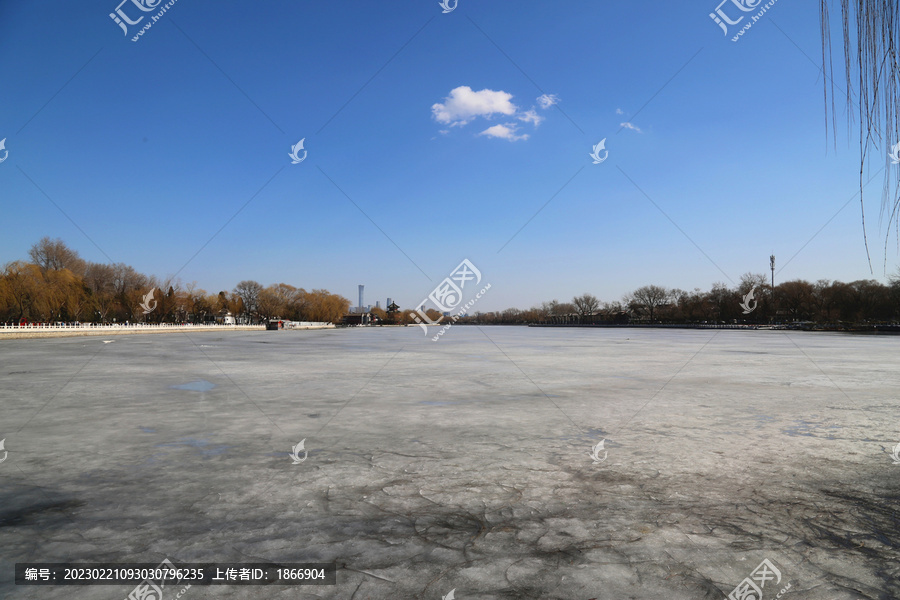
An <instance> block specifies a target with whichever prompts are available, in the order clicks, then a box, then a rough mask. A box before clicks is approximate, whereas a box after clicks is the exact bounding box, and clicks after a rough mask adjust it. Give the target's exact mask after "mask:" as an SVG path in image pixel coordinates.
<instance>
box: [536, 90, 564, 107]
mask: <svg viewBox="0 0 900 600" xmlns="http://www.w3.org/2000/svg"><path fill="white" fill-rule="evenodd" d="M537 102H538V104H540V105H541V108H543V109H548V108H550V107H551V106H553V105H554V104H559V96H557V95H556V94H541V95H540V96H538V99H537Z"/></svg>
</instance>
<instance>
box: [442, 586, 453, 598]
mask: <svg viewBox="0 0 900 600" xmlns="http://www.w3.org/2000/svg"><path fill="white" fill-rule="evenodd" d="M454 598H456V588H453V589H452V590H450V593H448V594H447V595H446V596H441V600H454Z"/></svg>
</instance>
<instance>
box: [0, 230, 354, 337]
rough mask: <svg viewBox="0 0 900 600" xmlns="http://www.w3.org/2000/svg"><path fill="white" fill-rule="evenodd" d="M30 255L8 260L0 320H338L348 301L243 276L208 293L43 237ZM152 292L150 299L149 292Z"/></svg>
mask: <svg viewBox="0 0 900 600" xmlns="http://www.w3.org/2000/svg"><path fill="white" fill-rule="evenodd" d="M28 256H29V258H30V259H31V260H30V261H24V260H17V261H13V262H10V263H7V264H6V265H5V266H4V267H3V271H2V274H0V322H3V323H22V322H44V323H49V322H58V321H63V322H72V321H78V322H83V323H111V322H118V323H124V322H149V323H161V322H168V323H210V322H215V321H216V319H217V317H218V318H221V317H222V316H224V315H225V314H226V313H229V312H230V313H231V314H232V315H234V316H235V317H236V318H240V319H242V320H243V321H245V322H251V323H252V322H259V321H261V320H265V319H268V318H272V317H274V318H283V319H290V320H296V321H323V322H332V323H338V322H340V321H341V319H342V318H343V316H344V314H346V312H347V311H348V310H349V308H350V301H349V300H348V299H347V298H344V297H343V296H340V295H337V294H332V293H331V292H329V291H328V290H322V289H314V290H312V291H307V290H305V289H303V288H296V287H294V286H291V285H288V284H286V283H279V284H275V285H270V286H268V287H263V286H262V285H260V284H259V283H257V282H255V281H250V280H247V281H241V282H240V283H238V284H237V285H236V286H235V287H234V289H233V290H231V291H230V292H227V291H220V292H218V293H214V294H209V293H207V292H206V291H205V290H202V289H199V288H198V287H197V284H196V283H191V284H187V285H183V284H182V283H181V282H180V281H171V280H161V279H159V278H157V277H154V276H148V275H144V274H142V273H139V272H138V271H136V270H135V269H134V268H132V267H131V266H129V265H126V264H123V263H116V264H101V263H94V262H89V261H85V260H83V259H82V258H81V257H80V256H79V255H78V252H76V251H75V250H73V249H71V248H69V247H68V246H66V244H65V243H64V242H63V241H62V240H60V239H55V240H51V239H50V238H49V237H45V238H43V239H41V240H40V241H39V242H38V243H36V244H34V245H33V246H32V247H31V249H30V250H29V251H28ZM151 290H153V291H154V293H153V296H152V298H150V297H148V294H149V293H150V291H151ZM147 307H152V310H151V311H150V312H149V313H147V314H145V310H146V308H147Z"/></svg>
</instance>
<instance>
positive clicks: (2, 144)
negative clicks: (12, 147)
mask: <svg viewBox="0 0 900 600" xmlns="http://www.w3.org/2000/svg"><path fill="white" fill-rule="evenodd" d="M0 150H2V151H3V158H0V163H2V162H3V161H4V160H6V159H7V158H9V150H7V149H6V138H3V139H2V140H0Z"/></svg>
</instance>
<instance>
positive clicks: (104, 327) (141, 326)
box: [0, 321, 334, 333]
mask: <svg viewBox="0 0 900 600" xmlns="http://www.w3.org/2000/svg"><path fill="white" fill-rule="evenodd" d="M265 327H266V326H265V325H264V324H260V325H220V324H218V323H214V324H209V323H202V324H201V323H128V324H127V325H126V324H125V323H28V324H25V325H10V324H6V323H0V333H4V332H22V331H142V330H152V329H157V330H158V329H220V330H223V331H227V330H229V329H237V328H243V329H246V328H252V329H265ZM321 327H334V325H333V324H332V323H325V322H319V321H285V328H286V329H309V328H321Z"/></svg>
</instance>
